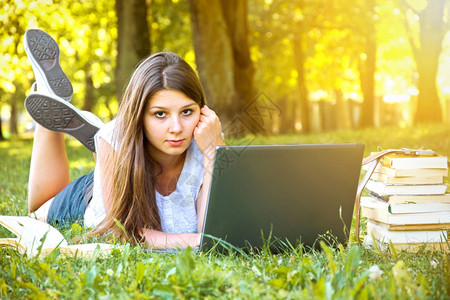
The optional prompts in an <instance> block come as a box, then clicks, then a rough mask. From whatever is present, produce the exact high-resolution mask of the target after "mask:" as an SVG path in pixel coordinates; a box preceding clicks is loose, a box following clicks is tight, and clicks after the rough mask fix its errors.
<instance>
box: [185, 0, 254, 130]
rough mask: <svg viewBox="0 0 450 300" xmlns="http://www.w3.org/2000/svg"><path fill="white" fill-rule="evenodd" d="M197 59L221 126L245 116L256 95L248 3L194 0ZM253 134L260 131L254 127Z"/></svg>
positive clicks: (192, 5) (193, 11) (192, 12)
mask: <svg viewBox="0 0 450 300" xmlns="http://www.w3.org/2000/svg"><path fill="white" fill-rule="evenodd" d="M190 8H191V20H192V28H193V38H194V49H195V60H196V63H197V68H198V73H199V76H200V80H201V82H202V85H203V87H204V89H205V93H206V97H207V100H208V102H209V103H210V105H211V107H212V108H214V109H215V110H216V111H218V112H220V117H221V118H222V123H224V124H225V125H226V124H228V123H230V122H231V121H232V119H233V118H234V117H236V116H238V115H242V114H243V110H244V108H245V107H246V106H247V105H248V104H250V102H251V101H252V100H253V99H254V97H255V96H256V92H255V90H254V84H253V73H254V69H253V64H252V61H251V59H250V53H249V48H248V42H247V36H248V29H247V28H248V25H247V2H246V1H238V0H232V1H225V0H224V1H218V0H215V1H207V0H199V1H196V0H191V1H190ZM246 125H247V126H252V128H253V129H252V130H253V131H257V130H258V128H257V127H256V126H254V124H246Z"/></svg>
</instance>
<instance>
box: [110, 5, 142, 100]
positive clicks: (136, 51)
mask: <svg viewBox="0 0 450 300" xmlns="http://www.w3.org/2000/svg"><path fill="white" fill-rule="evenodd" d="M116 14H117V64H116V70H115V74H116V98H117V100H118V101H119V100H120V99H121V97H122V93H123V91H124V89H125V85H126V84H127V82H128V79H129V78H130V76H131V74H132V73H133V71H134V69H135V68H136V66H137V64H138V63H139V62H140V61H141V60H142V59H144V58H145V57H147V56H148V55H149V54H150V49H151V47H150V27H149V22H148V7H147V1H146V0H116Z"/></svg>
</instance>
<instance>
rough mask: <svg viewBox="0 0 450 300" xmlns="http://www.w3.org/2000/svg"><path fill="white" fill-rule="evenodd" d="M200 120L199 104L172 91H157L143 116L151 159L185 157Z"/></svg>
mask: <svg viewBox="0 0 450 300" xmlns="http://www.w3.org/2000/svg"><path fill="white" fill-rule="evenodd" d="M199 119H200V107H199V105H198V104H197V103H196V102H195V101H194V100H192V99H190V98H189V97H187V96H186V95H185V94H183V93H181V92H178V91H173V90H160V91H158V92H156V93H155V94H154V95H153V96H152V97H151V98H150V101H148V103H147V107H146V109H145V115H144V133H145V137H146V139H147V146H148V149H150V152H151V154H152V156H153V157H155V158H162V157H164V156H165V155H180V154H183V153H184V151H186V149H187V148H188V146H189V145H190V144H191V142H192V139H193V133H194V129H195V127H196V126H197V124H198V121H199Z"/></svg>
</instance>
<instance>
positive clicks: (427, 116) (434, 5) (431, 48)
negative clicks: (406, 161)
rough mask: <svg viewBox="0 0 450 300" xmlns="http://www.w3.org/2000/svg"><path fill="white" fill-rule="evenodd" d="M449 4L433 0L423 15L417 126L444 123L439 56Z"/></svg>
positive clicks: (418, 60) (418, 59) (421, 21)
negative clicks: (423, 123)
mask: <svg viewBox="0 0 450 300" xmlns="http://www.w3.org/2000/svg"><path fill="white" fill-rule="evenodd" d="M445 2H446V1H445V0H429V1H428V5H427V7H426V8H425V9H424V10H423V12H422V13H421V14H420V45H419V47H418V48H417V49H416V51H414V53H415V54H416V55H415V59H416V63H417V71H418V73H419V82H418V89H419V96H418V99H417V112H416V115H415V123H416V124H417V123H421V122H436V121H437V122H440V121H442V112H441V103H440V101H439V96H438V93H437V88H436V75H437V70H438V64H439V55H440V53H441V50H442V41H443V39H444V33H445V32H444V7H445Z"/></svg>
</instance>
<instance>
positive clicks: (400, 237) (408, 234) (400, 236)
mask: <svg viewBox="0 0 450 300" xmlns="http://www.w3.org/2000/svg"><path fill="white" fill-rule="evenodd" d="M367 234H368V235H373V237H374V238H375V239H377V240H378V241H381V242H385V243H394V244H406V243H410V244H417V243H442V242H446V241H447V239H448V236H447V230H413V231H406V230H403V231H394V230H388V229H386V228H385V227H384V226H380V225H379V224H377V223H374V222H371V221H370V220H369V222H367Z"/></svg>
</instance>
